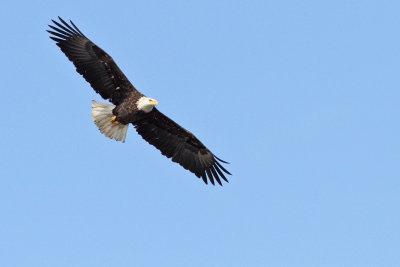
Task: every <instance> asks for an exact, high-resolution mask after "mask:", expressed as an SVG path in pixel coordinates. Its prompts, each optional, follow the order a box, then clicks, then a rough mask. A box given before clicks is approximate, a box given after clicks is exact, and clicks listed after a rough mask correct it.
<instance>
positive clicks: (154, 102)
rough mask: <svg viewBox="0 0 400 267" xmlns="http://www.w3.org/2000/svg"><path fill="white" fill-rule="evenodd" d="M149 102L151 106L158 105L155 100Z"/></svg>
mask: <svg viewBox="0 0 400 267" xmlns="http://www.w3.org/2000/svg"><path fill="white" fill-rule="evenodd" d="M150 103H151V104H152V105H153V106H157V105H158V102H157V100H151V101H150Z"/></svg>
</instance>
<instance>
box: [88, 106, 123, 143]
mask: <svg viewBox="0 0 400 267" xmlns="http://www.w3.org/2000/svg"><path fill="white" fill-rule="evenodd" d="M114 108H115V106H114V105H111V104H106V103H101V102H97V101H94V100H93V101H92V119H93V120H94V123H95V124H96V125H97V127H98V128H99V130H100V132H102V133H103V134H104V135H105V136H107V137H108V138H111V139H115V140H117V141H121V142H125V139H126V133H127V131H128V126H129V124H122V123H120V124H118V125H113V124H112V122H111V117H112V116H114V115H113V113H112V110H113V109H114Z"/></svg>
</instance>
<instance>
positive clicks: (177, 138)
mask: <svg viewBox="0 0 400 267" xmlns="http://www.w3.org/2000/svg"><path fill="white" fill-rule="evenodd" d="M133 125H134V126H135V128H136V131H137V132H138V133H139V134H140V135H141V136H142V137H143V139H144V140H146V141H147V142H148V143H149V144H151V145H153V146H155V147H156V148H157V149H158V150H160V151H161V153H162V154H163V155H164V156H166V157H167V158H172V161H173V162H176V163H179V164H180V165H181V166H182V167H183V168H185V169H187V170H189V171H191V172H192V173H194V174H195V175H196V176H197V177H199V178H200V177H201V178H202V179H203V181H204V182H205V183H207V177H208V179H209V180H210V182H211V183H212V184H214V180H216V181H217V182H218V183H219V184H220V185H222V183H221V179H220V178H222V179H224V180H225V181H226V182H228V180H227V179H226V177H225V175H224V172H225V173H226V174H229V175H230V173H229V172H228V171H227V170H226V169H225V168H224V167H222V165H221V163H220V162H223V163H227V162H225V161H223V160H221V159H219V158H218V157H216V156H215V155H214V154H213V153H211V151H210V150H208V149H207V148H206V147H205V146H204V145H203V144H202V143H201V142H200V140H199V139H197V138H196V136H194V135H193V134H192V133H191V132H189V131H187V130H185V129H184V128H182V127H181V126H179V125H178V124H177V123H175V122H174V121H173V120H171V119H170V118H168V117H167V116H165V115H164V114H162V113H161V112H160V111H158V110H157V109H156V108H154V109H153V111H152V112H150V113H149V115H148V116H146V118H145V119H142V120H140V121H137V122H135V123H133Z"/></svg>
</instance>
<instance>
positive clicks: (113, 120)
mask: <svg viewBox="0 0 400 267" xmlns="http://www.w3.org/2000/svg"><path fill="white" fill-rule="evenodd" d="M110 121H111V123H112V125H114V126H115V125H118V124H119V123H120V122H119V121H117V116H112V117H111V119H110Z"/></svg>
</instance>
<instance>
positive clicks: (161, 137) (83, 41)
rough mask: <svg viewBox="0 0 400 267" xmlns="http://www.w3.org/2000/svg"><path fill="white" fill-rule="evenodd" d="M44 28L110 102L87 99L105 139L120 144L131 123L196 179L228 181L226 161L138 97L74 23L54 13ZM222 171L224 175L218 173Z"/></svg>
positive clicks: (77, 69) (148, 101)
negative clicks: (56, 17) (89, 100)
mask: <svg viewBox="0 0 400 267" xmlns="http://www.w3.org/2000/svg"><path fill="white" fill-rule="evenodd" d="M58 18H59V20H60V22H57V21H54V20H52V22H53V23H54V26H53V25H49V27H50V28H51V29H52V30H48V32H49V33H50V34H52V36H51V37H50V38H51V39H53V40H54V41H55V42H56V44H57V45H58V46H59V47H60V48H61V51H62V52H64V54H65V55H66V56H67V57H68V59H69V60H70V61H72V63H73V64H74V65H75V67H76V71H77V72H78V73H79V74H81V75H82V76H83V77H84V78H85V80H86V81H87V82H88V83H90V85H91V86H92V88H93V89H94V90H95V91H96V92H97V93H99V94H100V95H101V97H102V98H104V99H106V100H109V101H110V102H111V103H113V105H111V104H106V103H100V102H97V101H93V102H92V118H93V120H94V122H95V124H96V125H97V127H98V128H99V130H100V131H101V132H102V133H103V134H104V135H105V136H107V137H109V138H112V139H115V140H117V141H121V142H125V138H126V133H127V130H128V126H129V124H130V123H131V124H132V125H133V126H134V127H135V129H136V131H137V132H138V133H139V134H140V135H141V136H142V137H143V139H144V140H146V141H147V142H148V143H149V144H151V145H153V146H154V147H156V148H157V149H158V150H160V151H161V153H162V154H163V155H164V156H166V157H167V158H171V159H172V161H173V162H176V163H178V164H179V165H181V166H182V167H183V168H185V169H186V170H189V171H190V172H192V173H194V174H195V175H196V176H197V177H199V178H200V177H201V178H202V179H203V181H204V182H205V183H206V184H207V182H208V180H209V181H210V182H211V183H212V184H213V185H214V184H215V181H216V182H217V183H218V184H220V185H222V182H221V178H222V179H223V180H225V181H226V182H228V180H227V179H226V177H225V174H230V173H229V172H228V171H227V170H226V169H225V168H224V167H223V166H222V164H221V162H222V163H227V162H225V161H223V160H221V159H219V158H218V157H217V156H215V155H214V154H213V153H212V152H211V151H210V150H209V149H208V148H207V147H206V146H204V145H203V143H201V142H200V140H199V139H197V138H196V137H195V136H194V135H193V134H192V133H191V132H189V131H187V130H185V129H184V128H183V127H181V126H179V125H178V124H177V123H175V122H174V121H173V120H171V119H170V118H168V117H167V116H165V115H164V114H163V113H161V112H160V111H158V110H157V109H156V108H155V106H156V105H158V102H157V101H156V100H155V99H153V98H149V97H146V96H144V95H143V94H142V93H140V92H139V91H138V90H136V88H135V87H134V86H133V85H132V84H131V83H130V82H129V80H128V79H127V78H126V76H125V75H124V73H123V72H122V71H121V70H120V69H119V67H118V66H117V64H116V63H115V62H114V60H113V59H112V58H111V57H110V56H109V55H108V54H107V53H106V52H104V51H103V50H102V49H101V48H100V47H98V46H97V45H96V44H94V43H93V42H92V41H90V40H89V39H88V38H87V37H86V36H85V35H84V34H83V33H82V32H81V31H80V30H79V29H78V27H76V26H75V24H74V23H73V22H72V21H70V24H68V23H67V22H65V21H64V20H63V19H61V18H60V17H58ZM224 173H225V174H224Z"/></svg>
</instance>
